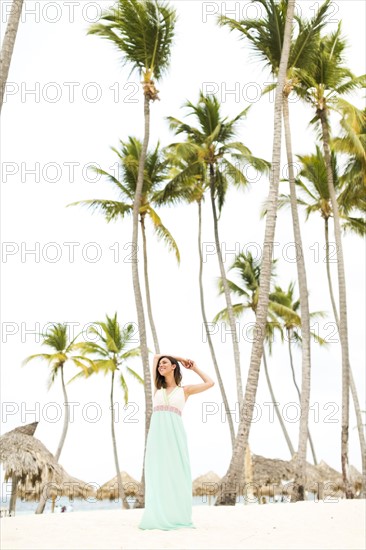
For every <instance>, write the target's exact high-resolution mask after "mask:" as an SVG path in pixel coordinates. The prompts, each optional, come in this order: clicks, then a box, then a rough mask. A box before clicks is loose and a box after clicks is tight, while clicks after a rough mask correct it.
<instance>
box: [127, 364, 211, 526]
mask: <svg viewBox="0 0 366 550" xmlns="http://www.w3.org/2000/svg"><path fill="white" fill-rule="evenodd" d="M178 361H179V362H180V363H181V364H182V365H183V366H184V367H185V368H186V369H189V370H192V371H194V372H196V373H197V374H198V375H199V376H200V377H201V378H202V380H203V383H202V384H192V385H189V386H181V380H182V374H181V369H180V366H179V363H178ZM153 380H154V386H155V393H154V397H153V413H152V415H151V421H150V428H149V433H148V436H147V442H146V453H145V508H144V511H143V515H142V518H141V521H140V523H139V526H138V527H139V528H140V529H162V530H164V531H169V530H171V529H180V528H183V527H189V528H192V529H196V526H195V525H194V524H193V522H192V475H191V465H190V459H189V452H188V445H187V435H186V431H185V428H184V424H183V421H182V411H183V408H184V406H185V403H186V401H187V399H188V397H189V396H190V395H193V394H195V393H200V392H202V391H206V390H208V389H209V388H211V387H212V386H213V385H214V381H213V380H212V379H211V378H210V377H209V376H207V375H206V374H205V373H203V372H202V371H201V370H200V369H198V367H197V365H196V363H195V362H194V361H191V360H190V359H183V358H182V357H176V356H175V357H172V356H170V355H155V357H154V363H153Z"/></svg>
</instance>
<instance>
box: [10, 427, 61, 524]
mask: <svg viewBox="0 0 366 550" xmlns="http://www.w3.org/2000/svg"><path fill="white" fill-rule="evenodd" d="M37 424H38V422H33V423H32V424H28V425H26V426H21V427H19V428H15V429H14V430H11V431H10V432H7V433H5V434H4V435H2V436H1V437H0V463H2V464H3V465H4V470H5V481H8V480H9V479H11V481H12V488H11V498H10V505H9V514H10V515H12V514H13V512H14V513H15V504H16V495H17V486H18V483H19V481H21V482H22V483H26V482H29V483H30V484H32V485H34V484H35V483H36V482H41V483H47V482H50V481H53V480H54V479H55V478H58V479H61V477H62V468H61V466H60V465H59V464H58V463H57V462H56V460H55V458H54V456H53V455H52V454H51V453H50V452H49V451H48V450H47V449H46V447H45V446H44V445H43V443H41V441H39V439H36V438H35V437H33V435H32V434H33V433H34V432H35V429H36V427H37Z"/></svg>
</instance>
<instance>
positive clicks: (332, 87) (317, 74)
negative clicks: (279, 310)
mask: <svg viewBox="0 0 366 550" xmlns="http://www.w3.org/2000/svg"><path fill="white" fill-rule="evenodd" d="M345 47H346V43H345V40H344V39H343V38H342V37H341V23H340V22H339V24H338V27H337V30H336V31H335V32H333V33H331V34H329V35H326V36H324V37H322V38H321V39H320V40H319V41H318V48H319V51H318V55H317V56H316V57H315V63H314V64H313V65H312V66H311V67H308V68H307V70H302V71H299V73H298V78H299V84H298V85H297V86H296V88H297V93H298V94H300V95H301V96H302V97H303V98H304V100H305V101H306V102H307V103H309V104H310V105H311V106H312V107H313V109H314V112H315V116H314V118H313V120H312V122H315V123H317V124H318V125H319V126H320V132H321V138H322V143H323V149H324V157H325V164H326V167H327V179H328V186H329V195H330V200H331V204H332V210H333V218H334V234H335V242H336V246H337V271H338V288H339V315H340V317H339V333H340V341H341V349H342V432H341V463H342V474H343V481H344V485H345V493H346V497H347V498H352V496H353V493H352V489H351V486H350V484H349V480H348V466H349V464H348V430H349V343H348V320H347V296H346V278H345V269H344V257H343V246H342V238H341V225H340V216H339V209H338V203H337V196H336V192H335V187H334V181H333V172H332V163H331V150H330V121H329V111H330V110H332V109H333V110H337V109H339V106H340V104H339V98H340V96H342V95H343V94H345V93H348V92H350V91H352V90H355V89H357V88H359V87H361V86H362V84H363V83H364V82H365V76H362V77H355V76H354V75H353V74H352V72H351V71H350V70H349V69H348V68H347V67H346V66H345V64H344V50H345Z"/></svg>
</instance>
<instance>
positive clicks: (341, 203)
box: [279, 146, 366, 491]
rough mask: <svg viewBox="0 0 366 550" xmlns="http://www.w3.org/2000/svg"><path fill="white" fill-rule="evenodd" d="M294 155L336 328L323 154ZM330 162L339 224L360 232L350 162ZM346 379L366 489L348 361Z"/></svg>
mask: <svg viewBox="0 0 366 550" xmlns="http://www.w3.org/2000/svg"><path fill="white" fill-rule="evenodd" d="M297 158H298V160H299V162H300V166H301V169H300V172H299V176H298V178H297V181H296V184H297V186H298V188H299V198H298V203H299V204H300V205H301V206H303V207H304V208H305V212H306V220H308V219H309V216H310V214H312V213H319V214H320V215H321V217H322V218H323V219H324V231H325V251H326V253H325V260H326V270H327V280H328V288H329V294H330V300H331V304H332V309H333V315H334V318H335V321H336V324H337V327H338V332H339V317H338V309H337V306H336V302H335V298H334V291H333V284H332V278H331V271H330V246H329V219H331V218H332V217H333V214H332V205H331V201H330V194H329V187H328V179H327V168H326V164H325V159H324V154H323V153H322V151H321V150H320V147H319V146H316V152H315V153H313V154H311V155H297ZM331 166H332V174H333V182H334V187H335V191H336V194H337V203H338V209H339V216H340V222H341V224H342V225H341V228H342V229H343V231H344V232H348V231H350V232H353V233H356V234H358V235H360V236H363V235H365V234H366V223H365V220H364V218H362V217H360V216H358V215H357V214H358V213H357V207H358V206H360V205H361V207H362V202H361V201H359V200H357V196H358V194H359V191H358V186H356V188H354V187H353V185H352V183H353V181H354V180H352V179H350V176H349V167H350V163H348V165H347V167H346V170H345V172H344V173H343V174H342V173H340V170H339V166H338V161H337V155H336V153H335V152H334V151H331ZM346 174H347V175H346ZM355 195H356V197H355ZM288 202H289V198H288V196H287V195H281V197H280V201H279V207H283V206H286V205H287V204H288ZM349 382H350V389H351V394H352V399H353V403H354V408H355V414H356V418H357V429H358V435H359V440H360V447H361V457H362V475H363V479H364V485H363V487H364V488H363V491H366V440H365V434H364V430H363V425H362V414H361V407H360V402H359V399H358V395H357V388H356V384H355V382H354V378H353V373H352V369H351V365H349Z"/></svg>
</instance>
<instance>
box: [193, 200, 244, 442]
mask: <svg viewBox="0 0 366 550" xmlns="http://www.w3.org/2000/svg"><path fill="white" fill-rule="evenodd" d="M198 253H199V259H200V267H199V278H198V280H199V287H200V303H201V313H202V319H203V324H204V325H205V330H206V337H207V341H208V347H209V348H210V353H211V358H212V362H213V365H214V368H215V373H216V377H217V380H218V383H219V388H220V392H221V396H222V400H223V402H224V407H225V412H226V418H227V419H228V423H229V429H230V436H231V445H232V448H233V449H234V443H235V431H234V423H233V418H232V415H231V411H230V408H229V402H228V399H227V396H226V392H225V387H224V384H223V382H222V378H221V373H220V369H219V365H218V363H217V359H216V354H215V349H214V346H213V342H212V338H211V334H210V331H209V330H207V327H208V323H207V315H206V307H205V298H204V293H203V283H202V279H203V258H202V205H201V201H200V200H199V201H198Z"/></svg>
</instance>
